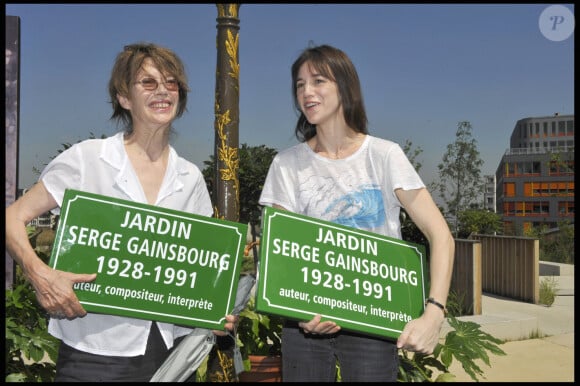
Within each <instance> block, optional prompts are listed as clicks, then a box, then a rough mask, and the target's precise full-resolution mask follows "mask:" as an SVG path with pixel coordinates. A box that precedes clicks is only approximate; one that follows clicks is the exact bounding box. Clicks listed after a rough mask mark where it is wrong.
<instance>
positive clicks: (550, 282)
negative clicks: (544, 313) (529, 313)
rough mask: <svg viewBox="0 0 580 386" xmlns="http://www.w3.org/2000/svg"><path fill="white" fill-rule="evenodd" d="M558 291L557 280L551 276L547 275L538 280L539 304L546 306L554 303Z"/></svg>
mask: <svg viewBox="0 0 580 386" xmlns="http://www.w3.org/2000/svg"><path fill="white" fill-rule="evenodd" d="M557 293H558V282H557V281H556V279H555V278H554V277H553V276H549V277H546V278H544V279H543V280H542V281H540V300H539V301H540V304H545V305H547V306H548V307H549V306H551V305H552V304H554V300H556V294H557Z"/></svg>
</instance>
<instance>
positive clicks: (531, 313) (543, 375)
mask: <svg viewBox="0 0 580 386" xmlns="http://www.w3.org/2000/svg"><path fill="white" fill-rule="evenodd" d="M554 278H556V279H557V282H558V288H559V291H558V296H556V300H555V302H554V304H553V305H552V306H550V307H546V306H544V305H537V304H530V303H524V302H518V301H513V300H510V299H505V298H501V297H496V296H493V295H488V294H484V296H483V298H482V315H477V316H467V317H462V318H461V319H462V320H471V321H473V322H475V323H478V324H480V325H481V329H482V330H483V331H485V332H488V333H490V334H491V335H493V336H495V337H496V338H500V339H505V340H507V342H506V343H503V344H501V345H500V347H501V349H502V350H503V351H505V352H506V354H507V355H505V356H497V355H491V356H490V366H487V365H486V364H485V363H483V362H478V363H477V364H478V366H479V367H480V368H481V369H482V371H483V377H480V378H479V381H480V382H574V380H575V376H574V271H573V267H572V270H571V271H570V270H568V271H567V272H566V274H565V275H564V276H554ZM543 279H544V277H541V278H540V280H543ZM447 331H448V326H444V328H443V330H442V336H444V335H445V333H446V332H447ZM530 337H534V338H535V339H529V338H530ZM537 337H539V338H537ZM449 370H450V372H451V373H452V374H454V375H456V381H458V382H474V380H473V379H472V378H471V377H470V376H469V375H467V374H466V373H465V371H464V370H463V369H462V368H461V364H460V363H458V362H457V361H455V362H453V363H452V364H451V367H450V369H449Z"/></svg>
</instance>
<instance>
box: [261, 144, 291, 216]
mask: <svg viewBox="0 0 580 386" xmlns="http://www.w3.org/2000/svg"><path fill="white" fill-rule="evenodd" d="M282 164H283V162H282V161H281V157H280V153H279V154H277V155H276V156H275V157H274V159H273V160H272V163H271V164H270V168H269V169H268V174H267V175H266V180H265V181H264V187H263V188H262V193H261V195H260V200H259V201H258V202H259V203H260V205H265V206H272V205H274V204H276V205H280V206H282V207H283V208H285V209H287V210H290V211H293V212H295V211H296V198H295V195H294V187H293V184H292V181H294V177H293V175H292V173H291V172H290V170H289V168H288V167H284V166H282Z"/></svg>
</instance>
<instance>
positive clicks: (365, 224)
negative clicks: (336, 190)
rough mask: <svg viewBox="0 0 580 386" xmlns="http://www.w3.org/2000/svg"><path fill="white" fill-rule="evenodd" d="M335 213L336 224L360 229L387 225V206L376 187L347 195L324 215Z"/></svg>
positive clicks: (334, 220)
mask: <svg viewBox="0 0 580 386" xmlns="http://www.w3.org/2000/svg"><path fill="white" fill-rule="evenodd" d="M329 213H333V215H332V216H333V217H334V218H333V219H331V220H330V221H333V222H335V223H338V224H341V225H346V226H350V227H353V228H359V229H373V228H378V227H380V226H382V225H383V224H384V223H385V205H384V202H383V195H382V193H381V190H380V189H378V188H377V187H376V186H373V187H370V188H363V189H361V190H359V191H356V192H352V193H349V194H346V195H344V196H342V197H340V198H338V199H336V200H334V201H333V202H331V203H330V205H329V206H328V207H327V209H326V211H325V213H324V214H329Z"/></svg>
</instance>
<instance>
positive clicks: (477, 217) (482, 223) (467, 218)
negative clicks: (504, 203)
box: [457, 209, 502, 239]
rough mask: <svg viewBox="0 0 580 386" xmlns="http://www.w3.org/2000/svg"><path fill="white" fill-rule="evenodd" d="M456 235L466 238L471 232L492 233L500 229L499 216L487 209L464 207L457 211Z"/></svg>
mask: <svg viewBox="0 0 580 386" xmlns="http://www.w3.org/2000/svg"><path fill="white" fill-rule="evenodd" d="M458 220H459V227H458V233H457V237H458V238H462V239H466V238H468V237H469V235H471V234H472V233H479V234H483V235H493V234H496V233H499V232H500V231H501V229H502V221H501V216H500V215H498V214H497V213H493V212H491V211H489V210H487V209H466V210H462V211H460V212H459V216H458Z"/></svg>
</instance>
